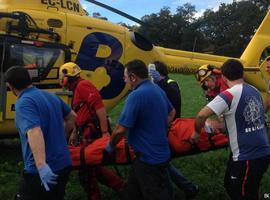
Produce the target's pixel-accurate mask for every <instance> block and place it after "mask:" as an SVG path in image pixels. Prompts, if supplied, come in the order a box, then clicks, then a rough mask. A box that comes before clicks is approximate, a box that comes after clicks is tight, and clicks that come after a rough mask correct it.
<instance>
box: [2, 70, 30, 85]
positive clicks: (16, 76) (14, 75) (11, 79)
mask: <svg viewBox="0 0 270 200" xmlns="http://www.w3.org/2000/svg"><path fill="white" fill-rule="evenodd" d="M5 81H6V82H8V83H9V84H10V85H11V86H12V87H14V88H15V89H17V90H22V89H24V88H26V87H28V86H29V85H31V84H32V80H31V77H30V75H29V73H28V71H27V69H25V68H23V67H22V66H12V67H11V68H9V69H8V70H7V71H6V73H5Z"/></svg>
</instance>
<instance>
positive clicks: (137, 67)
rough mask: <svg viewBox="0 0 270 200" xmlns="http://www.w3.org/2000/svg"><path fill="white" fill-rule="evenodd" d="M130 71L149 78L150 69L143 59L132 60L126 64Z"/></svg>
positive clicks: (140, 76) (143, 77) (142, 77)
mask: <svg viewBox="0 0 270 200" xmlns="http://www.w3.org/2000/svg"><path fill="white" fill-rule="evenodd" d="M126 68H127V71H128V73H133V74H135V75H136V76H138V77H139V78H141V79H145V78H148V69H147V67H146V65H145V63H144V62H143V61H141V60H132V61H130V62H128V63H127V64H126Z"/></svg>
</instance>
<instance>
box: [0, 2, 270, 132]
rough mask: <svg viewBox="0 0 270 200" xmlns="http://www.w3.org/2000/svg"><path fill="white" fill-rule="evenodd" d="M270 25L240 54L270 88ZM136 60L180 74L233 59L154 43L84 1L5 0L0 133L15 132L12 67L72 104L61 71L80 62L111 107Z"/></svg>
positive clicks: (251, 78) (0, 35)
mask: <svg viewBox="0 0 270 200" xmlns="http://www.w3.org/2000/svg"><path fill="white" fill-rule="evenodd" d="M89 1H90V0H89ZM90 2H93V3H98V2H96V1H93V0H92V1H90ZM269 26H270V14H269V13H268V14H267V15H266V17H265V19H264V20H263V22H262V24H261V25H260V27H259V29H258V30H257V32H256V34H255V35H254V37H253V39H252V40H251V42H250V43H249V45H248V47H247V48H246V50H245V51H244V53H243V54H242V56H241V57H240V58H239V59H240V60H241V62H242V63H243V64H244V66H245V79H246V81H247V82H249V83H251V84H252V85H254V86H255V87H257V88H258V89H259V90H261V91H264V90H265V88H266V82H265V81H264V80H263V79H262V73H261V71H260V64H261V63H262V65H263V64H264V62H263V60H265V58H266V57H267V55H266V54H267V52H268V50H269V44H270V31H269V29H268V27H269ZM135 58H136V59H141V60H143V61H144V62H145V63H146V64H149V63H151V62H153V61H155V60H160V61H163V62H165V63H166V64H167V65H168V66H169V70H170V71H171V72H177V73H194V72H195V70H196V69H197V68H198V67H199V66H201V65H202V64H212V65H215V66H221V64H222V63H223V62H224V61H225V60H227V59H228V57H224V56H215V55H210V54H202V53H195V52H187V51H181V50H174V49H168V48H162V47H157V46H154V45H153V44H152V43H151V42H150V41H148V40H147V39H145V38H144V37H143V36H142V35H140V34H138V33H136V32H133V31H130V30H128V29H127V28H125V27H123V26H120V25H117V24H113V23H111V22H108V21H104V20H101V19H96V18H92V17H89V16H88V15H87V13H86V12H85V11H84V9H83V8H82V5H81V4H80V2H79V0H40V1H37V0H27V1H21V0H0V136H4V135H9V136H11V135H14V133H16V129H15V127H14V122H13V120H14V113H15V112H14V103H15V101H16V97H15V96H14V95H13V94H12V92H11V91H8V89H7V87H6V85H5V83H4V80H3V75H4V73H5V71H6V70H7V69H8V68H9V67H11V66H13V65H21V66H24V67H25V68H27V69H28V71H29V73H30V75H31V77H32V79H33V83H34V85H36V86H37V87H38V88H41V89H45V90H48V91H50V92H54V93H56V94H57V95H59V96H60V97H61V98H63V99H64V100H66V101H67V102H69V101H70V96H71V94H70V93H69V92H66V91H63V90H62V88H61V87H60V85H59V77H58V70H59V66H61V65H62V64H63V63H65V62H68V61H73V62H76V63H77V64H78V65H79V66H80V67H81V69H82V70H83V72H82V77H83V78H85V79H87V80H89V81H91V82H92V83H94V84H95V85H96V87H97V88H98V89H99V90H100V93H101V95H102V97H103V99H104V103H105V105H106V108H107V109H108V110H110V109H112V108H113V107H114V106H115V105H117V103H118V102H119V101H120V100H121V99H122V98H123V97H124V96H125V94H126V93H127V91H128V87H127V86H126V84H125V82H124V80H123V78H122V77H123V72H124V65H125V64H126V63H127V62H129V61H131V60H133V59H135Z"/></svg>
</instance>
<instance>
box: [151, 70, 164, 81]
mask: <svg viewBox="0 0 270 200" xmlns="http://www.w3.org/2000/svg"><path fill="white" fill-rule="evenodd" d="M149 75H150V76H151V77H152V79H153V81H154V82H155V83H157V82H159V81H160V80H161V79H162V77H161V76H160V73H159V72H158V71H157V70H154V69H150V70H149Z"/></svg>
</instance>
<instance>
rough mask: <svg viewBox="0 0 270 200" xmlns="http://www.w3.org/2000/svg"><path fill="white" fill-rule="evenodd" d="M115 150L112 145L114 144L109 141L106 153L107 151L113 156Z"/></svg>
mask: <svg viewBox="0 0 270 200" xmlns="http://www.w3.org/2000/svg"><path fill="white" fill-rule="evenodd" d="M114 150H115V148H114V146H113V145H112V142H111V141H109V142H108V143H107V145H106V148H105V151H107V152H108V153H109V154H112V152H114Z"/></svg>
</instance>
